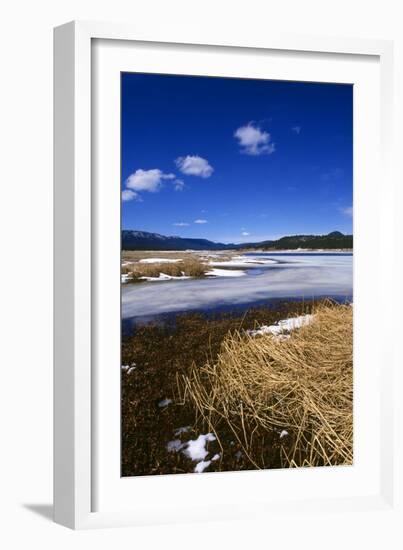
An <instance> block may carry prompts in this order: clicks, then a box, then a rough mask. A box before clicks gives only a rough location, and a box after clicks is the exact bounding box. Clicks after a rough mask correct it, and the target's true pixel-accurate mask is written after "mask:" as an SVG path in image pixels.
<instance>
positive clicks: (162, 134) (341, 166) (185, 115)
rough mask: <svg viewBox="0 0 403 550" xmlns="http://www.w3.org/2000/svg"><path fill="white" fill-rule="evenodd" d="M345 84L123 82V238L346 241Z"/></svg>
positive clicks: (143, 78) (127, 78) (349, 137)
mask: <svg viewBox="0 0 403 550" xmlns="http://www.w3.org/2000/svg"><path fill="white" fill-rule="evenodd" d="M352 95H353V90H352V86H350V85H341V84H317V83H315V84H312V83H299V82H285V81H271V80H247V79H229V78H211V77H191V76H171V75H151V74H150V75H149V74H134V73H123V74H122V111H121V113H122V120H121V123H122V182H121V184H122V227H123V228H124V229H139V230H144V231H152V232H157V233H162V234H164V235H179V236H183V237H185V236H186V237H200V238H207V239H211V240H213V241H221V242H248V241H259V240H264V239H271V238H278V237H281V236H284V235H294V234H301V233H309V234H311V233H312V234H324V233H329V232H330V231H335V230H338V231H342V232H343V233H351V232H352V192H353V184H352V163H353V122H352V114H353V113H352V110H353V98H352Z"/></svg>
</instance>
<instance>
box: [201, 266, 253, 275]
mask: <svg viewBox="0 0 403 550" xmlns="http://www.w3.org/2000/svg"><path fill="white" fill-rule="evenodd" d="M206 275H207V276H209V277H243V275H246V273H245V271H242V270H241V269H217V268H213V269H210V271H207V272H206Z"/></svg>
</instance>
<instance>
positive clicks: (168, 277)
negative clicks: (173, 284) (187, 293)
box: [139, 273, 191, 282]
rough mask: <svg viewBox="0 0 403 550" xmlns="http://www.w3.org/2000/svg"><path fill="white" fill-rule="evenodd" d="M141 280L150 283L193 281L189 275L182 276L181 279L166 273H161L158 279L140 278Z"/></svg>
mask: <svg viewBox="0 0 403 550" xmlns="http://www.w3.org/2000/svg"><path fill="white" fill-rule="evenodd" d="M139 278H140V279H142V280H143V281H150V282H154V281H172V280H176V281H178V280H179V281H181V280H184V279H191V277H189V276H188V275H180V276H179V277H177V276H175V275H167V274H166V273H160V274H159V276H158V277H139Z"/></svg>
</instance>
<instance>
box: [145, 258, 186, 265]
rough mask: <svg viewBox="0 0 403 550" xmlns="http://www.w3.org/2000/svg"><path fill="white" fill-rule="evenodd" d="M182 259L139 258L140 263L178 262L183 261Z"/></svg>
mask: <svg viewBox="0 0 403 550" xmlns="http://www.w3.org/2000/svg"><path fill="white" fill-rule="evenodd" d="M181 261H182V260H181V259H174V258H144V259H143V260H139V263H140V264H176V263H177V262H181Z"/></svg>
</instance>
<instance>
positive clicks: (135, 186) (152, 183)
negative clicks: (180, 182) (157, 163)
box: [126, 168, 175, 193]
mask: <svg viewBox="0 0 403 550" xmlns="http://www.w3.org/2000/svg"><path fill="white" fill-rule="evenodd" d="M172 179H175V175H174V174H164V172H162V170H159V169H158V168H154V169H152V170H142V169H141V168H140V169H139V170H136V171H135V172H134V173H133V174H131V175H130V176H129V177H128V178H127V180H126V187H127V188H128V189H132V190H134V191H149V192H151V193H155V192H157V191H159V190H160V189H161V185H162V180H172Z"/></svg>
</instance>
